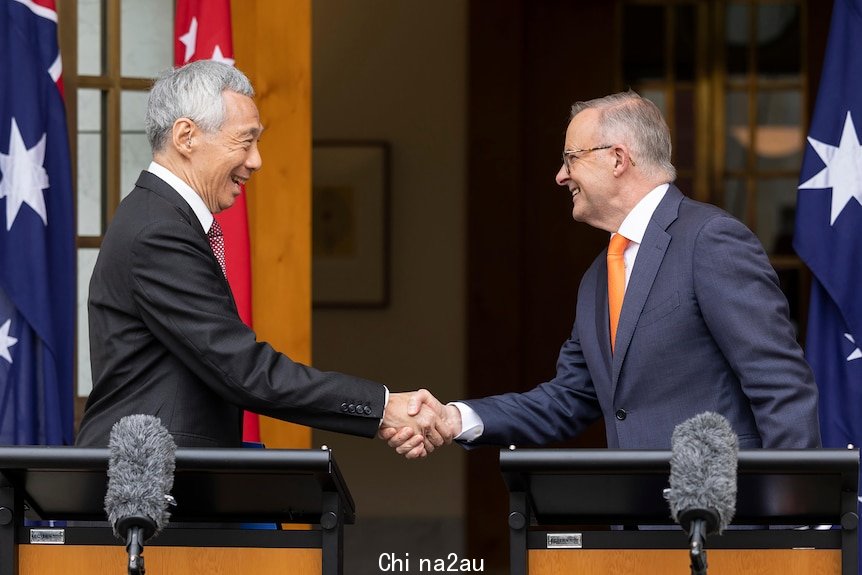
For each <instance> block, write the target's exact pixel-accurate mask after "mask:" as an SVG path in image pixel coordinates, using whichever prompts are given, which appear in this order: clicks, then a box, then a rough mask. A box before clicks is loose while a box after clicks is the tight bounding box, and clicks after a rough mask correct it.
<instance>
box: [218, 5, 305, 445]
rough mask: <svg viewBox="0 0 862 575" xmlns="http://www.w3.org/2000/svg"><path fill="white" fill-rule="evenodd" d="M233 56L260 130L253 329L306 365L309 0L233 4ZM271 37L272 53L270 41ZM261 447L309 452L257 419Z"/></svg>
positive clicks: (279, 427)
mask: <svg viewBox="0 0 862 575" xmlns="http://www.w3.org/2000/svg"><path fill="white" fill-rule="evenodd" d="M231 12H232V18H233V39H234V55H235V57H236V65H237V67H238V68H239V69H240V70H242V71H243V72H245V73H246V74H247V75H248V77H249V78H250V79H251V81H252V84H253V85H254V87H255V91H256V94H257V96H256V98H255V100H256V102H257V105H258V109H259V110H260V116H261V122H262V123H263V125H264V126H265V127H266V132H265V134H264V137H263V139H262V140H261V143H260V148H261V155H262V156H263V169H262V170H261V171H260V172H258V173H257V174H255V175H254V176H253V177H252V179H251V181H250V182H249V185H248V187H247V188H246V194H247V204H248V212H249V231H250V234H251V245H252V276H253V278H254V279H253V284H252V285H253V297H252V301H253V307H254V310H257V311H255V312H253V315H254V328H255V332H256V333H257V334H258V336H259V337H260V339H262V340H265V341H268V342H270V343H271V344H272V345H273V347H275V349H277V350H279V351H282V352H284V353H286V354H287V355H289V356H290V357H291V358H292V359H294V360H296V361H300V362H303V363H309V362H310V361H311V0H254V1H249V0H234V1H233V2H232V10H231ZM273 38H278V39H279V42H280V43H279V46H278V49H273V44H272V39H273ZM261 436H262V439H263V441H264V443H266V445H267V446H268V447H293V448H296V447H309V446H310V445H311V430H310V429H309V428H307V427H302V426H298V425H293V424H290V423H285V422H281V421H276V420H273V419H270V418H261Z"/></svg>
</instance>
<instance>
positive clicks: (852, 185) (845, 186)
mask: <svg viewBox="0 0 862 575" xmlns="http://www.w3.org/2000/svg"><path fill="white" fill-rule="evenodd" d="M808 143H810V144H811V147H812V148H814V151H815V152H817V155H818V156H820V159H821V160H823V163H825V164H826V167H825V168H823V169H822V170H820V171H819V172H818V173H816V174H815V175H814V176H813V177H812V178H811V179H809V180H808V181H807V182H805V183H802V184H799V189H800V190H810V189H816V190H821V189H825V188H832V217H831V219H830V221H829V224H830V225H832V224H834V223H835V220H836V219H837V218H838V214H840V213H841V212H842V210H844V208H845V207H846V206H847V204H848V203H849V202H850V200H851V199H853V198H856V201H857V202H859V203H860V204H862V146H860V145H859V137H858V136H857V135H856V128H855V127H854V126H853V118H852V117H851V116H850V112H849V111H848V112H847V117H846V118H845V120H844V130H843V131H842V133H841V142H840V143H839V144H838V146H837V147H836V146H833V145H831V144H827V143H826V142H821V141H820V140H815V139H814V138H812V137H810V136H809V137H808Z"/></svg>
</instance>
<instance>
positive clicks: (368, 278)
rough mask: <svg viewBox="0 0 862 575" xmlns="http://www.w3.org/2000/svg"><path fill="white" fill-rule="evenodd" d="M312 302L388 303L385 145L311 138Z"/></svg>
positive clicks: (356, 305)
mask: <svg viewBox="0 0 862 575" xmlns="http://www.w3.org/2000/svg"><path fill="white" fill-rule="evenodd" d="M311 182H312V227H311V229H312V303H313V305H314V307H317V308H326V307H329V308H336V307H340V308H347V307H351V308H379V307H385V306H387V305H388V304H389V144H388V143H387V142H382V141H315V142H314V145H313V150H312V176H311Z"/></svg>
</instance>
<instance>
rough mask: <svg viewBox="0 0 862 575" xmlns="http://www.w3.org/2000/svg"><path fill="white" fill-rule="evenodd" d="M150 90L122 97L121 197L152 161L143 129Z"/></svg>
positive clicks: (127, 192) (125, 194)
mask: <svg viewBox="0 0 862 575" xmlns="http://www.w3.org/2000/svg"><path fill="white" fill-rule="evenodd" d="M147 95H148V93H147V92H131V91H123V93H122V94H121V96H120V110H121V111H120V132H121V133H120V197H121V198H124V197H126V196H127V195H128V194H129V192H131V191H132V188H133V187H134V185H135V182H136V181H137V179H138V175H139V174H140V173H141V170H143V169H146V167H147V166H149V165H150V161H151V160H152V157H153V155H152V152H151V151H150V144H149V142H148V141H147V133H146V130H145V128H144V118H145V116H146V112H147Z"/></svg>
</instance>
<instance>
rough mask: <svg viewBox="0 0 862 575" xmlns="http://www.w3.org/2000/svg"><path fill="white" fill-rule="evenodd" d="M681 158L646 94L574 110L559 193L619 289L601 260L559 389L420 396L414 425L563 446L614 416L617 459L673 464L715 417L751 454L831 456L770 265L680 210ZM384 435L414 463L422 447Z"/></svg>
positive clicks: (729, 228) (733, 226)
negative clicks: (787, 451)
mask: <svg viewBox="0 0 862 575" xmlns="http://www.w3.org/2000/svg"><path fill="white" fill-rule="evenodd" d="M670 158H671V144H670V133H669V131H668V128H667V125H666V123H665V121H664V119H663V118H662V115H661V112H660V111H659V110H658V108H656V106H655V105H654V104H652V103H651V102H649V101H648V100H645V99H643V98H641V97H640V96H638V95H637V94H635V93H634V92H628V93H622V94H614V95H611V96H607V97H605V98H599V99H597V100H592V101H589V102H579V103H577V104H575V105H574V106H573V108H572V114H571V121H570V123H569V126H568V129H567V131H566V140H565V148H564V152H563V164H562V166H561V167H560V170H559V172H558V173H557V176H556V181H557V183H558V184H559V185H560V186H563V187H565V188H567V189H568V190H569V192H570V193H571V196H572V202H573V207H572V217H573V218H574V219H575V220H576V221H580V222H585V223H587V224H589V225H591V226H593V227H596V228H599V229H602V230H605V231H607V232H610V233H611V238H612V239H611V242H610V245H611V246H614V245H615V244H617V243H620V244H621V247H620V249H619V254H620V256H619V257H618V258H617V259H618V260H620V264H621V266H620V267H619V271H618V272H617V273H618V274H619V276H618V279H614V277H613V272H611V276H609V266H610V267H611V268H612V269H613V268H614V265H613V263H612V260H613V259H614V258H613V257H611V258H609V257H608V251H604V252H602V254H600V255H599V257H597V258H596V260H595V261H594V262H593V264H592V265H591V266H590V268H589V269H588V270H587V272H586V274H584V277H583V279H582V280H581V285H580V289H579V291H578V301H577V312H576V316H575V323H574V327H573V328H572V334H571V337H570V338H569V339H568V340H567V341H566V342H565V343H564V344H563V347H562V349H561V351H560V355H559V359H558V362H557V374H556V377H554V378H553V379H552V380H551V381H548V382H546V383H543V384H541V385H539V386H538V387H536V388H534V389H532V390H531V391H528V392H525V393H507V394H503V395H497V396H493V397H487V398H484V399H478V400H473V401H465V402H456V403H454V404H449V405H446V406H443V405H440V404H439V403H437V402H436V400H434V399H433V398H432V397H431V396H430V395H429V394H427V393H426V392H419V393H417V394H416V396H415V398H414V400H413V404H412V406H411V408H412V412H415V411H416V410H417V409H418V407H419V406H420V405H422V404H424V405H430V406H433V407H434V409H435V410H436V411H437V412H438V413H439V414H440V415H441V416H443V417H444V418H445V419H444V420H443V424H442V427H441V431H442V432H443V435H444V437H446V438H447V439H448V438H451V437H453V436H455V437H456V439H457V440H458V441H459V442H462V443H464V444H466V445H477V444H495V445H507V444H518V445H524V444H543V443H548V442H554V441H559V440H564V439H567V438H571V437H572V436H575V435H577V434H578V433H580V432H581V431H582V430H583V429H584V428H585V427H586V426H587V425H588V424H589V423H591V422H592V421H595V420H597V419H598V418H600V417H604V421H605V428H606V435H607V443H608V446H609V447H620V448H630V449H669V448H670V446H671V434H672V432H673V429H674V427H675V426H676V425H677V424H679V423H681V422H682V421H684V420H686V419H688V418H690V417H692V416H694V415H697V414H698V413H701V412H704V411H713V412H717V413H720V414H721V415H723V416H724V417H726V418H727V419H728V421H729V422H730V424H731V425H732V426H733V429H734V431H735V432H736V433H737V435H738V436H739V445H740V447H741V448H754V447H769V448H803V447H818V446H820V432H819V427H818V418H817V389H816V386H815V384H814V378H813V376H812V374H811V370H810V369H809V367H808V365H807V364H806V362H805V360H804V358H803V354H802V350H801V349H800V348H799V346H798V344H797V343H796V339H795V335H794V330H793V328H792V326H791V324H790V321H789V319H788V310H787V302H786V300H785V298H784V296H783V294H782V292H781V290H780V289H779V287H778V279H777V276H776V274H775V272H774V270H773V269H772V266H771V265H770V263H769V259H768V258H767V256H766V254H765V253H764V251H763V248H762V247H761V245H760V243H759V241H758V240H757V238H756V237H755V236H754V234H752V233H751V231H750V230H749V229H748V228H746V227H745V226H744V225H742V224H741V223H740V222H739V221H737V220H736V219H734V218H733V217H731V216H730V215H729V214H727V213H725V212H724V211H722V210H720V209H718V208H716V207H715V206H712V205H709V204H703V203H699V202H696V201H693V200H691V199H689V198H686V197H685V196H683V194H682V193H681V192H680V190H679V189H677V188H676V186H674V185H673V184H672V182H673V180H674V179H675V176H676V173H675V169H674V167H673V165H672V164H671V162H670ZM611 251H612V252H613V251H617V250H611ZM623 264H624V267H623ZM609 278H610V279H609ZM609 283H610V284H611V285H610V287H609ZM617 285H618V286H619V290H620V296H619V297H620V301H621V309H620V307H617V310H616V313H614V312H613V307H614V304H613V298H612V297H610V296H609V294H613V293H614V292H615V289H616V288H615V287H614V286H617ZM623 293H624V295H623ZM614 316H617V317H618V320H616V321H614V319H615V318H614ZM614 333H615V335H614ZM381 436H382V437H383V438H384V439H388V440H389V441H390V445H392V446H394V447H396V448H397V449H398V450H400V451H401V452H404V453H408V452H409V450H410V449H412V448H413V447H415V445H417V444H418V442H419V440H420V439H421V438H419V437H417V436H414V435H413V433H412V432H411V431H410V430H403V431H401V432H396V430H394V429H384V430H381Z"/></svg>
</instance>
